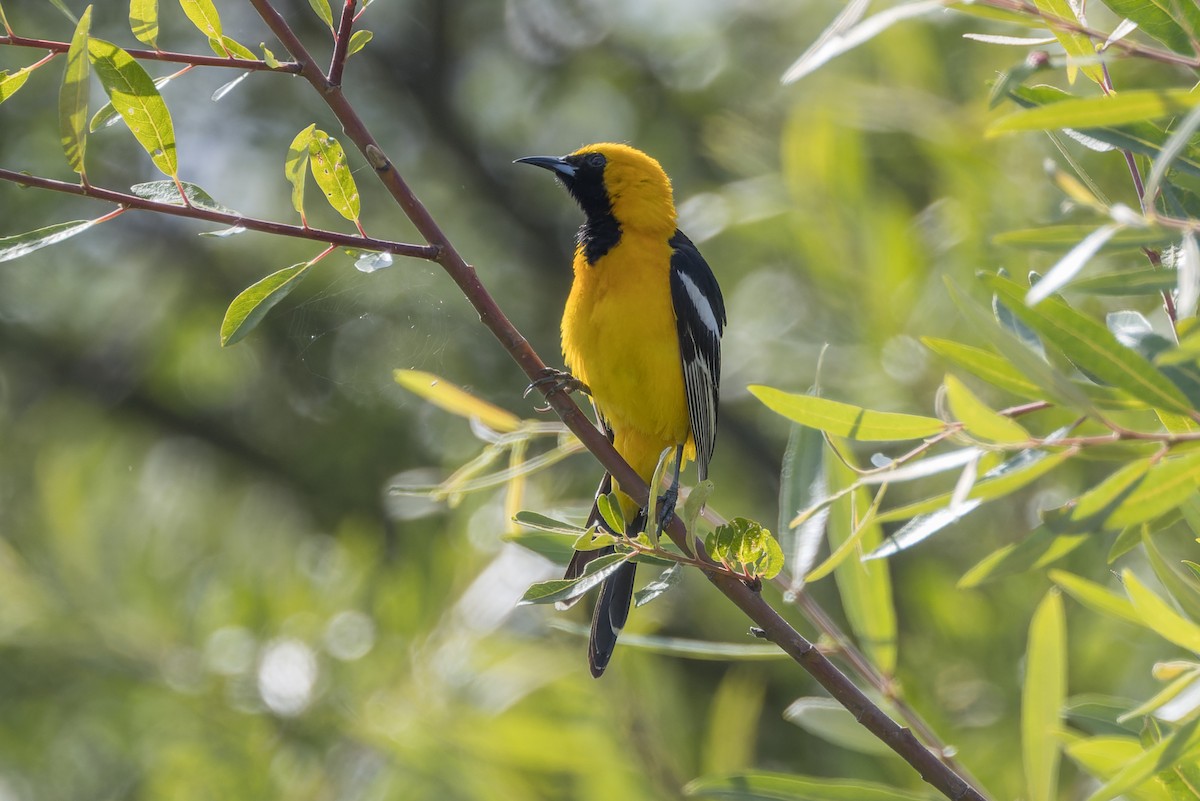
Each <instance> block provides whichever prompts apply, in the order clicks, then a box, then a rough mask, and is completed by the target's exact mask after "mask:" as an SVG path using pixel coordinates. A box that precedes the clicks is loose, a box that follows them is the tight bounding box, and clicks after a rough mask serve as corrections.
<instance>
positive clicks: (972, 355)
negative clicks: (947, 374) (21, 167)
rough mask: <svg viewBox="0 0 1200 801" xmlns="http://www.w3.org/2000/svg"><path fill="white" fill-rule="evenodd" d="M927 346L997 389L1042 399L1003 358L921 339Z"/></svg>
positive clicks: (942, 341) (957, 344)
mask: <svg viewBox="0 0 1200 801" xmlns="http://www.w3.org/2000/svg"><path fill="white" fill-rule="evenodd" d="M921 342H922V343H923V344H924V345H925V347H927V348H929V349H930V350H931V351H933V352H934V353H936V354H938V355H939V356H941V357H942V358H943V359H946V360H947V361H950V362H953V363H954V364H956V365H958V366H959V367H961V368H962V369H964V370H966V371H968V372H970V373H971V374H973V375H975V376H977V377H979V378H982V379H983V380H984V381H987V382H988V383H989V384H991V385H992V386H994V387H998V388H1000V389H1003V390H1006V391H1008V392H1011V393H1012V394H1014V395H1017V396H1019V397H1022V398H1029V399H1031V400H1040V399H1041V397H1042V391H1041V390H1040V389H1038V386H1037V384H1035V383H1033V382H1032V381H1030V380H1029V379H1027V378H1025V376H1023V375H1021V372H1020V371H1019V370H1018V369H1017V368H1016V367H1014V366H1013V365H1012V363H1011V362H1009V361H1008V360H1007V359H1005V358H1004V357H1003V356H998V355H997V354H995V353H992V352H991V351H988V350H984V349H983V348H976V347H974V346H972V345H965V344H963V343H961V342H954V341H953V340H949V339H937V338H935V337H921Z"/></svg>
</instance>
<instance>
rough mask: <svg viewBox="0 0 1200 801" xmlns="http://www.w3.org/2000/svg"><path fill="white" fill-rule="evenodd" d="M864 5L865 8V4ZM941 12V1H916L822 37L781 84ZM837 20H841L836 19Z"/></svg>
mask: <svg viewBox="0 0 1200 801" xmlns="http://www.w3.org/2000/svg"><path fill="white" fill-rule="evenodd" d="M854 5H857V4H854ZM863 5H864V6H865V3H864V4H863ZM943 8H945V3H943V2H942V0H917V2H912V3H902V4H901V5H898V6H893V7H891V8H889V9H887V10H886V11H881V12H879V13H878V14H875V15H873V16H871V17H868V18H867V19H865V20H863V21H862V22H859V23H858V24H857V25H854V26H853V27H849V28H848V29H847V30H844V31H842V32H839V33H836V34H834V35H832V36H828V37H826V36H822V37H821V39H819V40H818V41H817V43H816V44H814V45H813V46H812V47H810V48H809V49H808V51H806V52H805V53H804V55H802V56H800V58H798V59H797V60H796V61H795V63H793V64H792V66H790V67H788V69H787V71H786V72H784V74H783V78H781V79H780V80H781V81H782V82H783V83H793V82H795V81H798V80H800V79H801V78H803V77H804V76H805V75H808V74H809V73H811V72H813V71H814V70H816V69H817V68H818V67H820V66H821V65H822V64H824V63H825V62H827V61H829V60H830V59H832V58H836V57H837V56H840V55H841V54H842V53H846V52H848V51H850V50H853V49H854V48H856V47H858V46H859V45H860V44H862V43H863V42H866V41H868V40H870V39H872V38H874V37H875V36H878V35H879V34H881V33H883V32H884V31H886V30H887V29H888V28H890V27H891V26H893V25H895V24H896V23H897V22H900V21H902V20H906V19H911V18H912V17H917V16H921V15H923V14H930V13H933V12H934V11H939V10H941V9H943ZM839 19H842V18H841V17H839ZM851 24H853V23H851Z"/></svg>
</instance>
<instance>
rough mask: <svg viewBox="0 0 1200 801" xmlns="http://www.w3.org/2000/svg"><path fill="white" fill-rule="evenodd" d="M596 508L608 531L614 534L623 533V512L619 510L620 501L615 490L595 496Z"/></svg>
mask: <svg viewBox="0 0 1200 801" xmlns="http://www.w3.org/2000/svg"><path fill="white" fill-rule="evenodd" d="M596 508H597V509H598V510H599V511H600V517H601V519H603V520H604V525H605V526H607V527H608V530H609V531H611V532H613V533H615V534H624V533H625V513H624V512H623V511H622V510H621V503H620V501H619V500H618V499H617V494H616V493H615V492H609V493H607V494H605V495H600V496H599V497H597V498H596Z"/></svg>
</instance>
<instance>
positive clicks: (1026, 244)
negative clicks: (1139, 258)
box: [992, 225, 1177, 253]
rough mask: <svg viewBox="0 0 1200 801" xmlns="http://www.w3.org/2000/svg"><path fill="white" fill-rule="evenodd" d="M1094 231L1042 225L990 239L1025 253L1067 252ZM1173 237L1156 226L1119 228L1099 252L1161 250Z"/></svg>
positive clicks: (1174, 236)
mask: <svg viewBox="0 0 1200 801" xmlns="http://www.w3.org/2000/svg"><path fill="white" fill-rule="evenodd" d="M1095 230H1096V226H1095V225H1046V226H1042V227H1040V228H1023V229H1020V230H1017V231H1005V232H1004V233H1000V234H996V235H995V236H994V237H992V241H993V242H995V243H996V244H997V245H1005V246H1008V247H1015V248H1025V249H1028V250H1048V251H1057V250H1070V249H1071V248H1073V247H1075V246H1076V245H1078V244H1079V243H1080V242H1082V241H1083V240H1084V239H1085V238H1087V236H1088V235H1089V234H1091V233H1093V232H1094V231H1095ZM1176 236H1177V234H1175V233H1174V232H1173V231H1169V230H1167V229H1165V228H1160V227H1149V226H1148V227H1146V228H1122V229H1121V230H1120V231H1117V232H1115V233H1114V234H1113V235H1112V236H1111V237H1109V238H1108V239H1107V241H1105V242H1104V243H1103V246H1102V247H1101V249H1100V252H1102V253H1119V252H1124V251H1135V250H1139V249H1140V248H1143V247H1161V246H1162V245H1169V244H1171V243H1172V242H1173V241H1175V238H1176Z"/></svg>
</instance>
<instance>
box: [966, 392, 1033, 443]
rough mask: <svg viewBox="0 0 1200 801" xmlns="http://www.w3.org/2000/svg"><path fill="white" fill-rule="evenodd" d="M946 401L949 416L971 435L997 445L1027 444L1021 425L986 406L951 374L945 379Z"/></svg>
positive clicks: (1026, 435)
mask: <svg viewBox="0 0 1200 801" xmlns="http://www.w3.org/2000/svg"><path fill="white" fill-rule="evenodd" d="M946 398H947V400H948V401H949V403H950V413H951V414H953V415H954V418H955V419H956V420H958V421H959V422H960V423H962V424H963V426H964V427H965V428H966V430H967V433H969V434H971V435H972V436H975V437H977V438H979V439H981V440H984V441H985V442H995V443H1000V444H1011V443H1018V442H1028V441H1029V432H1028V431H1026V430H1025V429H1024V428H1023V427H1022V426H1021V424H1020V423H1018V422H1017V421H1016V420H1013V419H1012V418H1010V417H1005V416H1004V415H1002V414H999V413H998V412H996V411H995V410H994V409H992V408H991V407H989V406H988V405H987V404H986V403H984V402H983V401H981V400H980V399H979V398H978V397H977V396H976V395H975V393H974V392H972V391H971V390H970V389H969V388H968V387H967V385H966V384H964V383H963V382H962V381H959V380H958V379H957V378H955V377H954V376H953V375H947V376H946Z"/></svg>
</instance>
